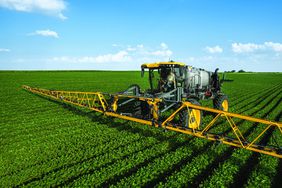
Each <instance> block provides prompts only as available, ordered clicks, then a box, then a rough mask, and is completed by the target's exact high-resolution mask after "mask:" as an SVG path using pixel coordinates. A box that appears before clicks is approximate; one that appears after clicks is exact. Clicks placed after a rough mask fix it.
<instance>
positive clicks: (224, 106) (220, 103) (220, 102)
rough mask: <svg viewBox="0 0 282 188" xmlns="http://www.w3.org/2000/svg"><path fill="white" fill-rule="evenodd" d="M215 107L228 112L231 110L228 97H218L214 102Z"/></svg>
mask: <svg viewBox="0 0 282 188" xmlns="http://www.w3.org/2000/svg"><path fill="white" fill-rule="evenodd" d="M213 107H214V108H215V109H218V110H222V111H226V112H227V111H228V109H229V101H228V97H227V96H226V95H217V96H216V97H215V99H214V100H213Z"/></svg>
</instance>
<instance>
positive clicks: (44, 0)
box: [0, 0, 67, 20]
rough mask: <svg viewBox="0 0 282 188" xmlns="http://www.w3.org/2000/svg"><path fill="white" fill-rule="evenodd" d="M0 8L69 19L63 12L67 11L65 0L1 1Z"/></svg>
mask: <svg viewBox="0 0 282 188" xmlns="http://www.w3.org/2000/svg"><path fill="white" fill-rule="evenodd" d="M0 6H1V7H4V8H8V9H11V10H16V11H21V12H39V13H43V14H47V15H53V16H56V17H58V18H60V19H62V20H65V19H67V17H66V16H64V15H63V13H62V11H63V10H65V9H66V2H65V1H64V0H0Z"/></svg>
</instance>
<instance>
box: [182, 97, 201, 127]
mask: <svg viewBox="0 0 282 188" xmlns="http://www.w3.org/2000/svg"><path fill="white" fill-rule="evenodd" d="M187 101H188V102H191V103H192V104H195V105H198V106H201V104H200V103H199V101H197V100H196V99H188V100H187ZM179 118H180V122H181V125H182V127H183V128H192V129H199V127H200V125H201V123H202V111H201V110H198V109H192V108H190V109H189V113H188V109H187V108H186V107H185V108H184V109H183V110H181V111H180V113H179ZM189 120H190V121H189Z"/></svg>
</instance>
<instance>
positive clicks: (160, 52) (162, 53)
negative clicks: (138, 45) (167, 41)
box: [149, 50, 172, 57]
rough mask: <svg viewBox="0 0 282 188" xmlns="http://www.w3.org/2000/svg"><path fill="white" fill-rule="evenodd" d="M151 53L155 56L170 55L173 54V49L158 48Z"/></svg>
mask: <svg viewBox="0 0 282 188" xmlns="http://www.w3.org/2000/svg"><path fill="white" fill-rule="evenodd" d="M149 54H150V55H154V56H164V57H170V56H171V55H172V51H171V50H157V51H153V52H150V53H149Z"/></svg>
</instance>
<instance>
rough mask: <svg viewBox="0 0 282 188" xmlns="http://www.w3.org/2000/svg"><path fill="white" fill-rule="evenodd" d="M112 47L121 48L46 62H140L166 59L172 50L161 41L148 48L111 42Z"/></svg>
mask: <svg viewBox="0 0 282 188" xmlns="http://www.w3.org/2000/svg"><path fill="white" fill-rule="evenodd" d="M112 46H113V47H119V48H122V47H123V49H121V50H120V51H118V52H117V53H109V54H102V55H97V56H83V57H71V56H61V57H54V58H51V59H48V62H69V63H115V62H118V63H125V62H126V63H129V62H131V63H136V62H138V63H140V62H145V61H146V62H155V61H168V60H169V59H170V57H171V55H172V54H173V52H172V51H171V50H170V49H169V48H168V45H166V44H165V43H161V44H160V45H159V46H158V47H157V48H153V49H152V48H149V47H146V46H145V45H143V44H138V45H136V46H131V45H118V44H113V45H112Z"/></svg>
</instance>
